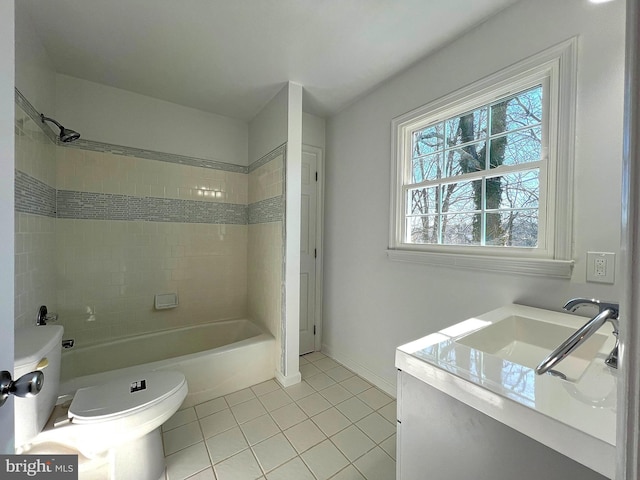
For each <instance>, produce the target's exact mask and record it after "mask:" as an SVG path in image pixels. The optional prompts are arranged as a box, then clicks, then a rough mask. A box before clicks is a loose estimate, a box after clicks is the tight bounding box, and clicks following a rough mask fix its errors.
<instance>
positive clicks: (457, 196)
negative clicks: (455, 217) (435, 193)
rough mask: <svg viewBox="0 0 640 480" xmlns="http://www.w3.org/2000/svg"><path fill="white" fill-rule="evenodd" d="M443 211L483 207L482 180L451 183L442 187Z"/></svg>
mask: <svg viewBox="0 0 640 480" xmlns="http://www.w3.org/2000/svg"><path fill="white" fill-rule="evenodd" d="M440 189H441V192H442V213H447V212H472V211H474V210H480V209H481V208H482V204H481V198H482V180H474V181H472V182H458V183H449V184H447V185H442V186H441V187H440Z"/></svg>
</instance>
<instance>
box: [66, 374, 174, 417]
mask: <svg viewBox="0 0 640 480" xmlns="http://www.w3.org/2000/svg"><path fill="white" fill-rule="evenodd" d="M185 383H186V380H185V378H184V375H183V374H182V373H180V372H162V371H160V372H148V373H142V374H138V375H127V376H126V377H123V378H119V379H117V380H113V381H111V382H107V383H104V384H102V385H97V386H95V387H87V388H81V389H79V390H78V391H77V392H76V394H75V396H74V397H73V401H72V402H71V406H70V407H69V414H68V415H69V418H73V419H74V420H77V421H79V423H87V422H99V421H102V420H108V419H113V418H115V417H119V416H123V415H128V414H130V413H133V412H135V411H136V410H141V409H143V408H146V407H150V406H151V405H154V404H156V403H158V402H160V401H162V400H163V399H165V398H167V397H169V396H171V395H173V394H174V393H175V392H177V391H178V390H180V389H181V388H182V386H183V385H185Z"/></svg>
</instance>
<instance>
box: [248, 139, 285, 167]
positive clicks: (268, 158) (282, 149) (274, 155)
mask: <svg viewBox="0 0 640 480" xmlns="http://www.w3.org/2000/svg"><path fill="white" fill-rule="evenodd" d="M280 155H282V156H283V157H284V158H285V159H286V157H287V142H285V143H283V144H282V145H280V146H279V147H276V148H275V149H273V150H271V151H270V152H269V153H267V154H266V155H265V156H264V157H262V158H259V159H258V160H256V161H255V162H253V163H252V164H251V165H249V172H248V173H251V172H253V171H254V170H256V169H257V168H260V167H261V166H263V165H265V164H267V163H269V162H270V161H271V160H273V159H274V158H277V157H279V156H280Z"/></svg>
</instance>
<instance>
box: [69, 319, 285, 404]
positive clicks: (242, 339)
mask: <svg viewBox="0 0 640 480" xmlns="http://www.w3.org/2000/svg"><path fill="white" fill-rule="evenodd" d="M152 370H177V371H180V372H182V373H183V374H184V375H185V377H186V378H187V382H188V384H189V394H188V395H187V398H186V399H185V401H184V404H183V406H184V407H187V406H191V405H195V404H198V403H201V402H203V401H206V400H209V399H211V398H215V397H218V396H220V395H227V394H229V393H231V392H234V391H236V390H240V389H242V388H246V387H249V386H251V385H254V384H256V383H259V382H263V381H265V380H268V379H270V378H273V375H274V372H275V339H274V338H273V336H272V335H270V334H267V333H264V332H263V331H262V330H261V329H260V328H259V327H258V326H256V325H255V324H253V323H251V322H250V321H248V320H229V321H225V322H216V323H208V324H203V325H196V326H193V327H184V328H178V329H175V330H165V331H162V332H157V333H150V334H146V335H139V336H135V337H130V338H124V339H120V340H115V341H112V342H108V343H103V344H100V345H94V346H89V347H81V346H80V347H73V348H71V349H68V350H65V351H63V353H62V372H61V376H62V378H61V384H60V395H67V394H73V393H74V392H75V391H76V390H77V389H78V388H82V387H86V386H91V385H97V384H100V383H103V382H106V381H109V380H111V379H113V378H117V377H119V376H120V375H123V374H129V373H132V374H136V373H144V372H149V371H152Z"/></svg>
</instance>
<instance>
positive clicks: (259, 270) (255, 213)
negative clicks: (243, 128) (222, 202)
mask: <svg viewBox="0 0 640 480" xmlns="http://www.w3.org/2000/svg"><path fill="white" fill-rule="evenodd" d="M284 157H285V148H284V147H279V148H277V149H275V150H274V151H273V152H271V153H270V154H269V155H266V156H265V157H263V158H262V159H261V160H259V161H257V162H255V163H254V164H252V165H251V167H250V168H249V170H250V172H249V249H248V313H249V318H251V319H253V320H254V321H255V322H256V323H258V324H259V325H261V326H262V327H263V328H264V329H266V330H268V331H269V332H271V334H272V335H273V336H274V337H275V339H276V350H275V352H276V356H277V358H276V361H277V362H278V364H279V362H280V352H281V345H282V334H281V325H282V303H283V302H282V291H283V279H284V274H283V258H284V230H283V228H284V165H285V161H284Z"/></svg>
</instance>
